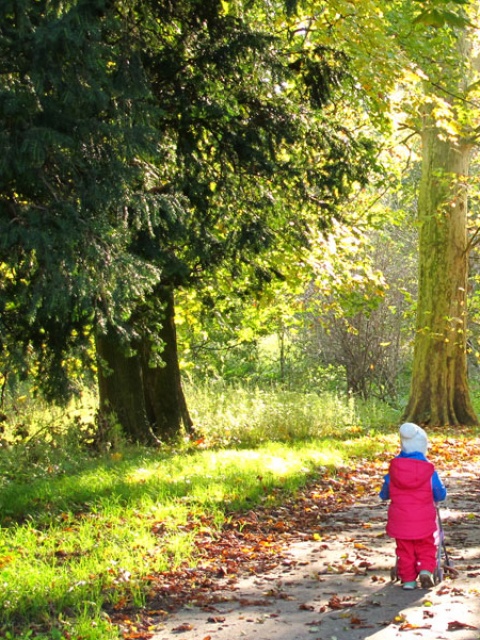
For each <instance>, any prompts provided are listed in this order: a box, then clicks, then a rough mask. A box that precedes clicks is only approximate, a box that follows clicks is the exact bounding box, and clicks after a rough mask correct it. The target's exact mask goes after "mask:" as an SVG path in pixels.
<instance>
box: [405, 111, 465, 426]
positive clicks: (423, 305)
mask: <svg viewBox="0 0 480 640" xmlns="http://www.w3.org/2000/svg"><path fill="white" fill-rule="evenodd" d="M422 145H423V160H422V180H421V185H420V194H419V203H418V207H419V224H420V239H419V254H420V255H419V291H418V308H417V323H416V336H415V346H414V362H413V372H412V385H411V391H410V399H409V402H408V405H407V408H406V410H405V414H404V419H405V420H409V421H412V422H417V423H420V424H426V425H472V424H478V419H477V417H476V415H475V412H474V410H473V407H472V404H471V401H470V396H469V391H468V382H467V361H466V319H467V300H466V298H467V296H466V292H467V275H468V274H467V270H468V247H467V237H466V229H467V193H466V185H465V182H466V178H467V174H468V165H469V156H470V149H469V148H468V147H467V146H466V145H462V144H461V143H455V142H454V141H452V140H450V139H446V138H445V135H441V132H440V131H439V130H438V128H437V127H436V125H435V122H434V119H433V118H432V117H431V116H430V115H427V116H426V117H425V123H424V131H423V140H422Z"/></svg>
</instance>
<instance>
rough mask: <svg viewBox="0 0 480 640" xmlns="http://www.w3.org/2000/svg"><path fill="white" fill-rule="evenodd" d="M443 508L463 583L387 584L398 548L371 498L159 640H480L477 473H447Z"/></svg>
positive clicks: (177, 615)
mask: <svg viewBox="0 0 480 640" xmlns="http://www.w3.org/2000/svg"><path fill="white" fill-rule="evenodd" d="M442 477H443V479H444V480H445V481H446V484H447V486H448V490H449V497H448V499H447V502H446V504H445V505H444V506H443V507H442V509H441V514H442V521H443V525H444V529H445V538H446V544H447V549H448V552H449V555H450V557H451V559H452V561H453V563H454V565H455V568H456V569H457V570H458V571H459V576H458V578H456V579H454V580H452V579H450V578H449V577H448V576H445V578H444V580H443V581H442V582H441V583H440V584H438V585H437V586H436V587H435V588H433V589H432V590H430V591H424V590H421V589H417V590H416V591H411V592H408V591H403V590H402V589H401V588H400V586H399V584H398V583H392V582H391V580H390V569H391V567H392V564H393V559H394V543H393V541H392V540H390V539H389V538H387V537H386V536H385V535H384V528H385V519H386V506H385V505H383V504H381V503H380V502H379V499H378V498H377V497H376V496H375V495H366V496H365V497H364V498H362V499H360V500H357V502H356V503H355V504H354V505H353V506H349V507H346V508H345V509H343V510H341V511H337V512H336V513H332V514H330V515H328V514H327V515H324V514H322V518H321V522H320V527H319V531H318V536H315V538H317V537H318V539H311V536H310V539H308V540H301V539H299V540H297V541H295V542H293V543H292V544H290V545H289V547H288V549H287V551H286V552H285V554H284V555H283V554H282V555H281V556H280V557H279V558H278V564H277V566H276V567H275V568H274V569H273V570H271V571H267V572H265V573H257V574H256V575H247V576H245V577H243V578H239V579H238V580H235V581H232V582H228V581H225V584H224V588H221V589H219V590H216V591H215V592H214V593H212V594H211V596H210V597H209V598H208V599H204V600H203V601H202V603H201V606H195V605H192V606H187V607H183V608H182V609H180V610H178V611H176V612H174V613H172V614H171V615H169V616H168V617H167V618H166V619H165V620H164V621H163V622H162V623H161V624H160V625H159V626H157V629H156V630H155V633H154V634H153V635H152V636H151V638H153V640H172V638H182V640H240V639H241V638H248V639H252V640H272V639H274V640H347V639H348V640H366V639H371V640H387V639H389V640H391V639H392V638H396V637H397V638H411V637H415V638H420V639H422V638H424V639H428V640H439V639H443V638H448V639H451V640H478V639H479V638H480V528H479V523H480V480H479V478H478V474H476V473H475V472H474V470H472V469H470V470H465V471H463V472H462V471H454V472H451V475H450V476H449V475H448V472H447V473H444V474H442Z"/></svg>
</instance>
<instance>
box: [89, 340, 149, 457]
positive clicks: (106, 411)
mask: <svg viewBox="0 0 480 640" xmlns="http://www.w3.org/2000/svg"><path fill="white" fill-rule="evenodd" d="M96 348H97V359H98V389H99V410H100V415H101V416H102V417H103V418H106V419H108V420H110V419H111V417H112V416H114V419H116V420H117V421H118V422H119V423H120V425H121V427H122V430H123V432H124V434H125V436H126V437H127V438H128V439H129V440H131V441H133V442H142V443H144V444H149V443H150V444H151V441H152V437H151V434H150V428H149V424H148V420H147V411H146V406H145V399H144V395H143V376H142V370H141V366H140V360H139V358H138V356H130V357H129V356H127V355H125V347H124V346H123V345H121V344H120V343H119V340H118V338H117V336H116V335H115V334H114V333H113V331H109V332H108V333H107V334H99V335H97V337H96Z"/></svg>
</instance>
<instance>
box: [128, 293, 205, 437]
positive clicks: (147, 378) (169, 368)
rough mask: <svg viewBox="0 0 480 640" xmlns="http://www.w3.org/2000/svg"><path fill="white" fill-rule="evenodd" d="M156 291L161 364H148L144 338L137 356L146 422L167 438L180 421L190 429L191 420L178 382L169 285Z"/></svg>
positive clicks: (175, 433) (173, 434)
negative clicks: (159, 309) (160, 315)
mask: <svg viewBox="0 0 480 640" xmlns="http://www.w3.org/2000/svg"><path fill="white" fill-rule="evenodd" d="M156 294H157V304H159V305H162V306H163V313H164V318H163V321H162V328H161V330H160V333H159V336H158V337H159V338H160V340H161V342H162V343H163V351H162V353H161V358H162V361H163V366H159V365H158V364H157V365H155V366H152V344H151V342H150V341H148V340H147V339H146V340H144V342H143V344H142V348H141V356H140V358H141V363H142V371H143V380H144V393H145V401H146V407H147V415H148V418H149V422H150V424H151V425H152V429H153V432H154V433H155V435H156V436H157V437H158V438H159V439H160V440H171V439H174V438H176V437H178V436H179V435H180V433H181V429H182V425H183V426H184V427H185V429H186V431H187V433H192V432H193V422H192V419H191V417H190V414H189V412H188V408H187V403H186V400H185V395H184V393H183V388H182V383H181V374H180V367H179V362H178V349H177V332H176V328H175V301H174V293H173V289H172V288H171V287H161V288H159V289H158V290H157V291H156Z"/></svg>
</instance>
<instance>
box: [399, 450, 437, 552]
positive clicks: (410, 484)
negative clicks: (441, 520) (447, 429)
mask: <svg viewBox="0 0 480 640" xmlns="http://www.w3.org/2000/svg"><path fill="white" fill-rule="evenodd" d="M434 471H435V468H434V466H433V464H432V463H431V462H429V461H427V460H415V459H412V458H402V457H397V458H394V459H393V460H392V461H391V463H390V470H389V475H390V499H391V502H390V506H389V508H388V521H387V534H388V535H389V536H391V537H392V538H399V539H402V540H420V539H421V538H426V537H427V536H429V535H431V534H432V533H434V532H435V531H436V530H437V511H436V509H435V503H434V501H433V493H432V476H433V473H434Z"/></svg>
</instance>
